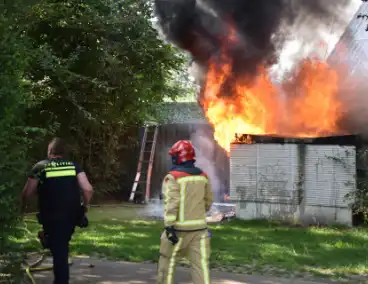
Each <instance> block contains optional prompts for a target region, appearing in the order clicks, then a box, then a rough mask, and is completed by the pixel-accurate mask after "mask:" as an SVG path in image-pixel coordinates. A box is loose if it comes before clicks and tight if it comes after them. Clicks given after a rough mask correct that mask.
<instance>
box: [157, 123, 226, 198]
mask: <svg viewBox="0 0 368 284" xmlns="http://www.w3.org/2000/svg"><path fill="white" fill-rule="evenodd" d="M178 140H191V141H192V143H193V145H194V147H195V148H196V155H197V166H199V167H201V168H202V169H203V170H204V171H205V172H207V174H208V175H209V176H210V179H211V182H212V184H213V190H214V192H215V196H216V200H217V201H221V200H222V199H223V197H224V193H228V191H229V176H230V174H229V159H228V156H227V154H226V152H225V151H224V150H223V149H222V148H221V147H220V146H219V145H218V144H217V143H216V142H215V140H214V138H213V129H212V127H211V126H210V125H209V124H208V123H206V122H193V123H192V122H191V123H180V124H165V125H160V126H159V134H158V138H157V145H156V152H155V159H154V164H153V171H152V181H151V198H157V197H158V196H159V194H160V192H161V185H162V180H163V178H164V176H165V175H166V174H167V172H168V171H169V170H170V168H171V167H172V164H171V159H170V156H169V155H168V152H169V150H170V148H171V146H172V145H173V144H174V143H175V142H176V141H178Z"/></svg>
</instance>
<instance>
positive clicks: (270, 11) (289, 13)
mask: <svg viewBox="0 0 368 284" xmlns="http://www.w3.org/2000/svg"><path fill="white" fill-rule="evenodd" d="M349 2H350V1H348V0H202V1H200V0H155V12H156V16H157V17H158V22H159V25H160V27H161V29H162V31H163V33H164V34H165V35H166V37H167V39H168V40H169V41H171V42H172V43H174V44H176V45H177V46H178V47H180V48H182V49H184V50H186V51H188V52H189V53H190V54H191V55H192V56H193V60H194V61H195V62H196V63H198V64H200V65H201V66H204V67H206V66H207V64H208V60H209V59H215V60H216V59H218V60H220V57H219V56H220V54H221V53H222V52H223V50H221V48H222V47H223V46H224V42H226V41H227V40H228V37H229V34H230V33H231V32H232V31H234V30H235V32H236V38H237V40H236V43H232V44H229V45H226V48H227V50H226V54H227V56H229V57H230V60H232V63H233V70H232V71H233V74H234V75H235V74H242V75H244V74H245V73H248V74H255V73H256V68H257V67H258V66H260V65H263V66H265V67H267V66H270V65H272V64H273V63H276V62H277V49H278V48H277V47H280V46H282V43H283V41H284V40H285V39H286V38H287V36H288V30H287V27H291V26H292V25H294V24H295V21H296V20H297V19H301V18H303V17H304V18H305V19H308V21H309V20H310V21H315V20H317V21H321V22H325V23H328V22H331V21H335V22H336V21H339V12H340V11H341V10H342V9H343V8H344V7H346V6H347V5H348V4H349ZM306 24H308V22H307V23H306Z"/></svg>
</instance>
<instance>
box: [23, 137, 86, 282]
mask: <svg viewBox="0 0 368 284" xmlns="http://www.w3.org/2000/svg"><path fill="white" fill-rule="evenodd" d="M47 154H48V158H47V159H46V160H43V161H40V162H38V163H37V164H36V165H35V166H34V167H33V168H32V170H31V171H30V173H29V175H28V180H27V183H26V185H25V186H24V189H23V193H22V208H24V206H25V204H26V201H27V199H29V198H30V197H31V196H32V195H35V194H37V195H38V206H39V214H38V217H39V222H40V223H41V224H42V226H43V232H40V233H39V237H40V241H41V243H42V245H43V246H44V247H45V248H49V249H50V251H51V254H52V257H53V264H54V265H53V269H54V277H55V280H54V283H55V284H68V283H69V265H68V254H69V242H70V239H71V237H72V235H73V233H74V229H75V227H76V226H80V227H85V226H86V225H87V224H86V217H85V210H86V207H87V206H88V204H89V202H90V199H91V198H92V194H93V189H92V186H91V184H90V183H89V181H88V178H87V176H86V174H85V173H84V172H83V170H82V169H81V168H80V167H79V165H78V164H76V163H75V162H73V161H70V160H68V159H65V158H64V155H65V144H64V142H63V141H62V140H61V139H60V138H55V139H53V140H52V141H51V142H50V144H49V145H48V153H47ZM80 189H82V192H83V206H81V196H80Z"/></svg>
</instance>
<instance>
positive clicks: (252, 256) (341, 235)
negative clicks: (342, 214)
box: [17, 207, 368, 277]
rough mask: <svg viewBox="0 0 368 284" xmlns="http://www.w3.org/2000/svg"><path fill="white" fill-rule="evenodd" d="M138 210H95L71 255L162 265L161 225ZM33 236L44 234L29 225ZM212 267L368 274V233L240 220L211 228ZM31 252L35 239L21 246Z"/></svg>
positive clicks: (321, 274) (29, 223)
mask: <svg viewBox="0 0 368 284" xmlns="http://www.w3.org/2000/svg"><path fill="white" fill-rule="evenodd" d="M136 216H137V215H136V212H135V209H134V208H124V207H120V208H111V207H108V208H92V209H91V210H90V212H89V218H90V226H89V227H88V228H87V229H77V231H76V234H75V235H74V237H73V241H72V244H71V251H72V253H73V254H77V255H89V256H98V257H106V258H110V259H119V260H126V261H157V259H158V256H159V254H158V250H159V242H160V234H161V232H162V223H161V222H160V221H149V220H139V219H138V218H136ZM27 225H28V229H29V230H30V232H31V233H32V235H34V236H35V235H36V232H37V231H38V229H39V228H40V227H39V225H38V224H36V223H35V222H30V221H28V222H27ZM211 229H212V233H213V237H212V259H211V262H212V265H213V266H214V267H217V268H226V270H231V271H236V272H251V271H256V272H264V273H270V272H272V274H274V273H276V274H280V273H281V274H285V273H289V274H290V273H291V272H292V271H294V272H303V273H308V272H309V273H311V274H314V275H319V276H327V277H331V276H343V275H350V274H368V230H367V229H341V228H340V229H334V228H296V227H287V226H280V225H278V224H276V223H270V222H266V221H251V222H245V221H240V220H234V221H231V222H227V223H225V224H222V225H221V224H219V225H212V226H211ZM17 241H19V242H23V243H24V245H25V249H26V250H34V248H35V247H39V245H38V242H37V240H36V239H35V238H33V239H32V238H29V239H22V240H17Z"/></svg>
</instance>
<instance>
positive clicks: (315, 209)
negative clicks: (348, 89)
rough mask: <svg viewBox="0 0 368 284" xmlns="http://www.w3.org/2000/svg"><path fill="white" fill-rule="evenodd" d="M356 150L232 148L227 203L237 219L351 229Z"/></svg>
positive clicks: (267, 146)
mask: <svg viewBox="0 0 368 284" xmlns="http://www.w3.org/2000/svg"><path fill="white" fill-rule="evenodd" d="M355 160H356V158H355V147H353V146H351V147H350V146H349V147H341V146H335V145H327V146H324V145H323V146H322V145H305V146H301V145H297V144H250V145H247V144H233V145H232V146H231V151H230V198H231V200H232V201H234V202H236V203H237V216H238V217H240V218H242V219H256V218H273V219H299V220H301V221H304V222H308V223H316V222H317V223H341V224H347V225H351V217H352V216H351V210H350V209H349V202H348V200H347V199H346V195H347V194H348V193H350V192H352V191H353V190H355V188H356V181H355V172H356V164H355V163H356V162H355Z"/></svg>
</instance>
